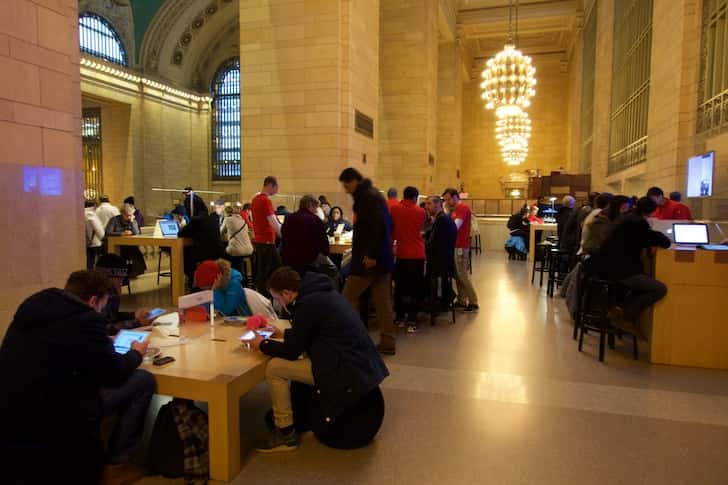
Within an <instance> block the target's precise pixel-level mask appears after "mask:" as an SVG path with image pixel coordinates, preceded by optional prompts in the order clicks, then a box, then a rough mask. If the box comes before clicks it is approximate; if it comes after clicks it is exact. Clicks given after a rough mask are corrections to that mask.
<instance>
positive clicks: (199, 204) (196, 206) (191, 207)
mask: <svg viewBox="0 0 728 485" xmlns="http://www.w3.org/2000/svg"><path fill="white" fill-rule="evenodd" d="M182 195H184V201H183V202H182V205H184V206H185V209H187V215H188V216H190V217H196V216H206V215H207V214H208V210H207V204H205V201H204V199H203V198H202V197H200V196H199V195H198V194H197V192H195V191H194V190H192V187H190V186H187V187H185V190H184V192H182Z"/></svg>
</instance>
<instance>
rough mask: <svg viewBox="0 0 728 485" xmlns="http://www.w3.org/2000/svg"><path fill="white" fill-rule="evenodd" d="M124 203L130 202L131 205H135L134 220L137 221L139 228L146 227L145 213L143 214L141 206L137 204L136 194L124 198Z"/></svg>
mask: <svg viewBox="0 0 728 485" xmlns="http://www.w3.org/2000/svg"><path fill="white" fill-rule="evenodd" d="M124 204H129V205H130V206H132V207H134V220H135V221H137V225H138V226H139V229H141V228H142V227H144V215H143V214H142V211H140V210H139V208H138V207H137V206H136V202H135V201H134V196H133V195H130V196H129V197H127V198H126V199H124Z"/></svg>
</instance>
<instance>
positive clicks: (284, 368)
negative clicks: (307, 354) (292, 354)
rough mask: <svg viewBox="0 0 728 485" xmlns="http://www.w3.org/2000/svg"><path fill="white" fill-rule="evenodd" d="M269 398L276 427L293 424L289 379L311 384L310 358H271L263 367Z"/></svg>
mask: <svg viewBox="0 0 728 485" xmlns="http://www.w3.org/2000/svg"><path fill="white" fill-rule="evenodd" d="M265 380H266V382H267V383H268V389H269V391H270V399H271V401H272V403H273V419H274V421H275V423H276V426H277V427H278V428H285V427H287V426H292V425H293V407H292V406H291V388H290V382H289V381H296V382H302V383H304V384H308V385H310V386H313V384H314V382H313V373H312V372H311V359H298V360H287V359H279V358H277V357H276V358H273V359H271V360H270V361H269V362H268V365H267V366H266V368H265Z"/></svg>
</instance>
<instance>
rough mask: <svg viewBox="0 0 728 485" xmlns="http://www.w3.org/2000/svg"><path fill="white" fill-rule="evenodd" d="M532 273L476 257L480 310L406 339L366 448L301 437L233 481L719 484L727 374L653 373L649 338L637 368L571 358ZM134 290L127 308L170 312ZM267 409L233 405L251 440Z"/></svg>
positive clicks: (591, 343) (563, 329)
mask: <svg viewBox="0 0 728 485" xmlns="http://www.w3.org/2000/svg"><path fill="white" fill-rule="evenodd" d="M529 276H530V275H529V274H528V272H527V269H526V263H524V262H509V261H507V260H506V258H505V256H504V255H502V254H483V255H481V256H479V257H476V258H475V260H474V280H475V282H476V288H477V289H478V293H479V296H480V308H481V309H480V312H479V313H478V314H475V315H463V314H459V315H458V319H457V323H456V324H455V325H454V326H451V325H449V324H448V323H447V321H445V320H443V321H442V322H439V323H438V325H437V326H435V327H430V326H429V324H427V325H424V326H422V327H421V330H420V332H419V333H417V334H415V335H407V334H404V333H402V335H401V336H400V338H399V340H398V349H397V355H396V356H394V357H387V358H386V362H387V364H388V365H389V368H390V372H391V374H392V375H391V377H389V378H388V379H387V380H386V381H385V383H384V385H383V387H384V393H385V399H386V405H387V414H386V417H385V421H384V425H383V427H382V430H381V432H380V434H379V435H378V437H377V439H376V441H375V442H374V443H373V444H372V445H371V446H369V447H367V448H365V449H362V450H357V451H346V452H344V451H336V450H330V449H327V448H325V447H323V446H322V445H320V444H319V443H318V442H316V439H315V438H314V437H313V436H311V435H306V436H304V438H303V442H302V446H301V448H300V449H299V451H298V452H296V453H293V454H287V455H278V456H261V455H256V454H255V453H248V454H247V455H246V458H245V465H244V468H243V471H242V472H241V474H240V475H239V476H238V477H237V478H236V479H235V481H234V482H233V483H236V484H243V483H252V484H278V483H281V484H287V483H290V484H306V483H316V484H388V483H397V484H398V485H402V484H470V483H473V484H480V483H487V484H572V483H573V484H577V483H578V484H656V485H657V484H659V485H663V484H664V485H667V484H681V483H686V484H687V483H690V484H725V483H728V460H725V450H726V449H728V372H721V371H710V370H703V369H689V368H676V367H667V366H653V365H650V364H649V363H648V361H647V355H646V351H647V348H648V345H647V343H646V342H643V343H642V354H641V359H640V361H633V360H632V358H631V346H630V345H629V344H626V343H625V344H621V343H620V342H617V349H616V351H609V352H608V353H607V358H606V363H604V364H601V363H599V362H598V361H597V359H596V356H595V354H596V350H597V349H596V345H595V344H596V342H595V340H596V339H595V338H594V337H591V338H587V339H586V341H585V351H584V352H583V353H579V352H577V350H576V343H575V342H574V341H573V340H572V339H571V332H572V325H571V322H570V321H569V319H568V316H567V313H566V308H565V306H564V304H563V301H561V300H559V299H553V300H551V299H548V298H547V297H546V296H545V289H544V290H540V289H539V288H538V286H536V287H532V286H531V285H530V283H529ZM145 278H149V277H145ZM154 286H155V287H156V277H155V281H154ZM135 287H137V288H139V290H140V292H139V293H136V294H135V296H134V300H136V301H138V302H143V303H145V304H159V303H165V302H163V301H161V302H160V301H159V300H160V296H159V295H160V293H158V292H150V293H144V292H143V289H144V288H147V287H149V283H148V282H146V281H145V280H142V281H139V282H138V283H137V284H135ZM165 295H166V293H165ZM268 406H269V400H268V397H267V393H266V389H265V386H264V385H261V386H258V388H256V389H255V390H254V391H253V392H252V393H251V394H250V395H249V396H248V397H246V398H245V399H244V400H243V401H242V403H241V408H242V409H241V413H242V414H243V416H244V418H243V425H242V426H243V428H244V429H243V430H241V432H242V433H243V434H242V436H243V439H244V441H245V442H246V443H252V442H254V441H255V439H257V438H258V437H260V436H261V434H262V433H263V430H264V428H263V426H262V424H261V418H262V416H263V414H264V412H265V410H266V409H267V407H268ZM143 483H173V482H171V481H167V480H162V479H160V478H149V479H147V480H145V481H144V482H143Z"/></svg>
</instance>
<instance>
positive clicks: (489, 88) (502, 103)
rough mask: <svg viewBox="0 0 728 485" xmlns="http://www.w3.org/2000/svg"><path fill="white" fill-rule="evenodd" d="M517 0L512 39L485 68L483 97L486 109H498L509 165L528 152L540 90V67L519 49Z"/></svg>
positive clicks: (501, 140)
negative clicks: (529, 111) (534, 102)
mask: <svg viewBox="0 0 728 485" xmlns="http://www.w3.org/2000/svg"><path fill="white" fill-rule="evenodd" d="M513 7H514V6H513V0H511V4H510V7H509V11H508V41H507V42H506V45H505V47H504V48H503V50H502V51H500V52H499V53H498V54H496V55H495V57H493V58H492V59H489V60H488V62H487V63H486V67H485V69H484V70H483V73H482V77H483V82H482V83H481V84H480V87H481V88H482V89H483V94H482V95H481V97H482V98H483V100H484V101H485V107H486V109H491V110H492V109H494V110H495V114H496V116H497V117H498V121H497V122H496V140H497V141H498V144H499V145H500V147H501V155H502V157H503V160H504V161H505V162H506V163H507V164H508V165H518V164H520V163H523V161H525V159H526V155H528V140H529V138H530V137H531V120H530V119H529V117H528V114H527V113H526V111H525V110H526V109H527V108H528V107H529V106H530V105H531V98H532V97H533V95H534V94H535V93H536V91H535V89H534V86H535V85H536V78H535V77H534V75H535V74H536V69H535V68H534V67H533V66H532V65H531V58H530V57H528V56H524V55H523V54H522V53H521V51H519V50H518V49H516V43H515V41H514V30H515V38H516V39H517V37H518V2H517V1H516V6H515V29H514V28H513V12H514V8H513Z"/></svg>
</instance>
